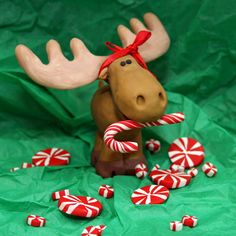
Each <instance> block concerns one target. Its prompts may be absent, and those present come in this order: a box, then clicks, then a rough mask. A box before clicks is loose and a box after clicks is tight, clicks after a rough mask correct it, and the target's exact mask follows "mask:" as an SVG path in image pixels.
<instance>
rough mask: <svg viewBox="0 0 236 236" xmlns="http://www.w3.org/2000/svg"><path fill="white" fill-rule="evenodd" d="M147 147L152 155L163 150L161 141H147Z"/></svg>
mask: <svg viewBox="0 0 236 236" xmlns="http://www.w3.org/2000/svg"><path fill="white" fill-rule="evenodd" d="M145 147H146V149H147V150H148V151H150V152H151V153H155V152H159V151H160V149H161V144H160V141H158V140H155V139H150V140H148V141H146V143H145Z"/></svg>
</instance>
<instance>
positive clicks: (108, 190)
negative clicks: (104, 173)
mask: <svg viewBox="0 0 236 236" xmlns="http://www.w3.org/2000/svg"><path fill="white" fill-rule="evenodd" d="M98 194H99V195H101V196H103V197H105V198H111V197H113V195H114V189H113V188H112V187H111V186H110V185H106V184H103V185H101V186H100V187H99V189H98Z"/></svg>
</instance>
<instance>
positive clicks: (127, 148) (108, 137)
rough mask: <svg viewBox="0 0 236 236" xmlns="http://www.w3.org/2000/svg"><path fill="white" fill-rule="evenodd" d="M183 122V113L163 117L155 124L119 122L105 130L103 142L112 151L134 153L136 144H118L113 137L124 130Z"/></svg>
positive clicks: (127, 142) (129, 121)
mask: <svg viewBox="0 0 236 236" xmlns="http://www.w3.org/2000/svg"><path fill="white" fill-rule="evenodd" d="M183 120H184V114H183V113H172V114H167V115H164V116H163V117H162V118H160V119H159V120H157V121H156V122H145V123H140V122H135V121H132V120H126V121H120V122H117V123H114V124H112V125H110V126H109V127H108V128H107V129H106V131H105V133H104V142H105V144H106V145H107V146H108V147H109V148H110V149H111V150H112V151H116V152H121V153H130V152H135V151H137V150H138V144H137V143H136V142H130V141H126V142H119V141H116V140H115V139H114V136H115V135H116V134H117V133H119V132H121V131H125V130H131V129H138V128H139V129H140V128H144V127H150V126H160V125H166V124H176V123H180V122H182V121H183Z"/></svg>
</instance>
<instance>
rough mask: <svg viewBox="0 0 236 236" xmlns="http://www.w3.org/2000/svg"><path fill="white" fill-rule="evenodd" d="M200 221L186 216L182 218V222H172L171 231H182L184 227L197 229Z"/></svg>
mask: <svg viewBox="0 0 236 236" xmlns="http://www.w3.org/2000/svg"><path fill="white" fill-rule="evenodd" d="M197 221H198V219H197V218H196V217H195V216H188V215H185V216H183V217H182V221H171V222H170V230H172V231H181V230H182V229H183V226H188V227H191V228H193V227H195V226H196V225H197Z"/></svg>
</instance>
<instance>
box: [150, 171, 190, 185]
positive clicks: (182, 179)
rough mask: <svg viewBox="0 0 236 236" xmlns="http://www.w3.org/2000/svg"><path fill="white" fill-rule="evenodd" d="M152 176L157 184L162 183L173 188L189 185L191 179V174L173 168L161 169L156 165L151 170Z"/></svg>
mask: <svg viewBox="0 0 236 236" xmlns="http://www.w3.org/2000/svg"><path fill="white" fill-rule="evenodd" d="M150 178H151V179H152V181H153V182H154V183H155V184H158V185H159V184H161V185H163V186H165V187H167V188H169V189H171V188H181V187H184V186H186V185H188V184H189V183H190V180H191V175H188V174H185V173H183V172H177V171H172V170H160V169H157V168H155V167H154V168H153V169H152V171H151V172H150Z"/></svg>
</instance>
